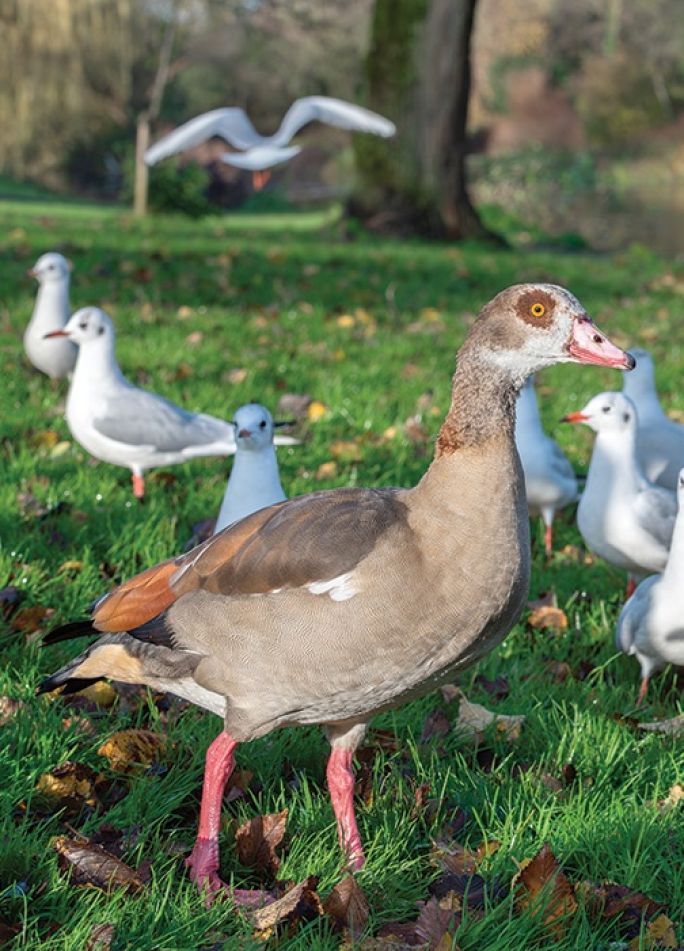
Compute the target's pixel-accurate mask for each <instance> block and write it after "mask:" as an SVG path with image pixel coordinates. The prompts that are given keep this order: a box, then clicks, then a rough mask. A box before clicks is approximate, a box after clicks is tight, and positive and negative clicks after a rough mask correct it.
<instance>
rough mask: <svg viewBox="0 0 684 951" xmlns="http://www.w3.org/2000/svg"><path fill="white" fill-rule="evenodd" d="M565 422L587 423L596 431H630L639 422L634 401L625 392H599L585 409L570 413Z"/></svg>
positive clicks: (565, 417)
mask: <svg viewBox="0 0 684 951" xmlns="http://www.w3.org/2000/svg"><path fill="white" fill-rule="evenodd" d="M563 422H564V423H586V425H587V426H589V427H590V428H591V429H593V430H594V432H595V433H608V432H610V433H630V432H634V430H635V429H636V424H637V414H636V409H635V408H634V403H633V402H632V401H631V400H630V399H629V397H627V396H625V395H624V393H599V394H598V396H594V397H593V399H590V400H589V402H588V403H587V405H586V406H585V407H584V409H581V410H580V411H579V412H577V413H568V415H567V416H564V417H563Z"/></svg>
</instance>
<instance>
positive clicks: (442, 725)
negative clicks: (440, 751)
mask: <svg viewBox="0 0 684 951" xmlns="http://www.w3.org/2000/svg"><path fill="white" fill-rule="evenodd" d="M450 729H451V721H450V720H449V717H448V716H447V714H446V711H445V710H443V709H442V708H441V707H439V708H438V709H437V710H433V711H432V712H431V713H428V715H427V716H426V717H425V722H424V723H423V729H422V731H421V734H420V742H421V743H427V742H428V741H429V740H432V739H433V738H434V737H436V736H446V734H447V733H448V732H449V730H450Z"/></svg>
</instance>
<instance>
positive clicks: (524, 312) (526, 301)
mask: <svg viewBox="0 0 684 951" xmlns="http://www.w3.org/2000/svg"><path fill="white" fill-rule="evenodd" d="M555 307H556V301H555V300H554V298H553V297H552V296H551V295H550V294H547V293H546V291H541V290H539V291H527V292H526V293H525V294H521V295H520V297H519V298H518V300H517V301H516V304H515V310H516V313H517V315H518V317H520V319H521V320H524V321H525V323H527V324H531V325H532V326H533V327H541V328H543V329H546V328H547V327H550V326H551V324H552V323H553V312H554V309H555Z"/></svg>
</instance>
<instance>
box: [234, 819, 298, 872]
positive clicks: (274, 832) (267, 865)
mask: <svg viewBox="0 0 684 951" xmlns="http://www.w3.org/2000/svg"><path fill="white" fill-rule="evenodd" d="M286 825H287V809H283V811H282V812H276V813H270V814H268V815H264V816H255V817H254V819H250V820H249V821H247V822H245V823H244V824H243V825H241V826H240V828H239V829H238V830H237V832H236V833H235V842H236V845H237V851H238V856H239V858H240V861H241V862H242V864H243V865H247V866H249V867H251V868H256V869H258V870H259V871H260V872H265V873H267V874H268V875H275V874H276V872H277V871H278V869H279V867H280V856H279V855H277V853H276V849H277V848H278V847H279V846H280V845H281V844H282V842H283V838H284V837H285V827H286Z"/></svg>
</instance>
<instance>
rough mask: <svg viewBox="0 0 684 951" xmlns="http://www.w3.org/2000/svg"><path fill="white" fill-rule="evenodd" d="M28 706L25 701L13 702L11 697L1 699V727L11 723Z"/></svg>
mask: <svg viewBox="0 0 684 951" xmlns="http://www.w3.org/2000/svg"><path fill="white" fill-rule="evenodd" d="M25 706H26V704H25V703H24V701H23V700H13V699H12V698H11V697H5V696H2V697H0V726H5V724H7V723H9V722H10V721H11V720H13V719H14V717H15V716H16V715H17V713H18V712H19V711H20V710H23V708H24V707H25Z"/></svg>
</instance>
